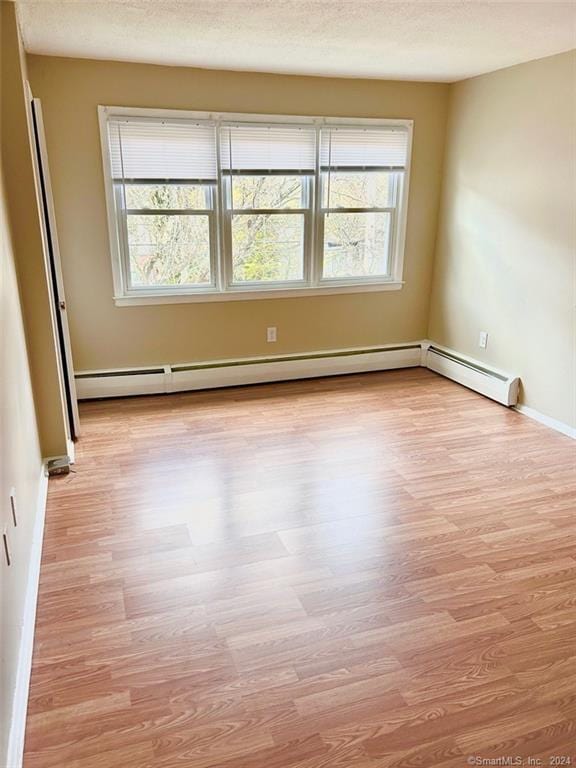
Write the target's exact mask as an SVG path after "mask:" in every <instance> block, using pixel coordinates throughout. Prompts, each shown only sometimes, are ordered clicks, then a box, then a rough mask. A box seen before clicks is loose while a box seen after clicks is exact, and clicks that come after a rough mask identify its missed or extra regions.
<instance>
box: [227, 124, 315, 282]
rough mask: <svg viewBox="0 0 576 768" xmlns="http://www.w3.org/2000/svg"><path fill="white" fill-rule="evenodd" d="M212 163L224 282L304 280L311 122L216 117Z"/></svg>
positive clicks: (308, 270)
mask: <svg viewBox="0 0 576 768" xmlns="http://www.w3.org/2000/svg"><path fill="white" fill-rule="evenodd" d="M220 163H221V172H222V181H223V189H222V195H223V205H222V209H223V214H224V216H223V219H224V220H223V229H224V238H223V239H224V246H225V275H226V284H227V286H228V287H229V288H231V289H242V288H254V287H255V286H257V285H262V286H268V287H274V284H277V285H281V287H283V288H286V287H290V286H294V287H297V286H302V285H305V284H308V283H309V282H310V279H311V253H312V241H313V226H312V210H313V200H314V174H315V170H316V131H315V128H314V126H312V125H305V126H302V125H294V124H293V125H282V124H265V123H256V124H249V123H232V122H230V123H228V122H224V123H222V125H221V127H220Z"/></svg>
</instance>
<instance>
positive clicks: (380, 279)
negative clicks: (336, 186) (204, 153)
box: [98, 106, 413, 306]
mask: <svg viewBox="0 0 576 768" xmlns="http://www.w3.org/2000/svg"><path fill="white" fill-rule="evenodd" d="M118 117H140V118H141V117H146V118H149V119H162V118H164V119H166V118H177V119H190V120H191V121H194V120H196V121H198V120H209V121H211V122H215V123H216V124H218V123H220V122H229V121H235V122H247V123H254V122H262V123H265V124H280V125H282V124H284V125H293V124H300V125H302V124H304V125H313V126H315V127H316V147H317V160H316V169H315V174H314V176H313V177H308V178H309V181H308V182H307V183H308V185H309V195H310V200H309V203H310V206H309V209H307V210H306V211H305V212H304V216H305V219H304V221H305V224H304V228H305V233H304V280H298V281H290V282H287V281H282V282H271V281H262V282H247V283H246V284H240V283H234V282H233V281H232V246H231V242H230V227H231V215H230V211H229V210H228V207H227V205H226V202H227V198H226V194H227V192H226V183H227V182H226V180H225V178H224V177H225V175H226V174H225V173H224V172H223V171H222V168H221V163H220V147H219V144H220V142H219V140H218V139H217V142H216V143H217V158H218V178H217V183H216V189H215V190H214V193H213V207H212V209H211V210H210V209H207V210H206V211H199V213H202V214H203V215H209V221H210V256H211V269H212V282H211V283H210V284H207V285H206V286H177V287H174V288H170V287H167V286H147V287H143V288H132V287H131V286H130V282H129V274H128V259H127V254H128V251H127V245H126V240H125V238H126V228H125V217H124V216H123V215H119V213H118V210H119V203H120V201H118V199H117V194H118V192H117V191H115V185H114V182H113V179H112V174H111V170H110V169H111V164H110V150H109V141H108V120H109V119H114V118H118ZM98 119H99V124H100V140H101V146H102V162H103V168H104V186H105V193H106V208H107V217H108V231H109V238H110V256H111V262H112V278H113V284H114V302H115V304H116V305H117V306H131V305H145V304H172V303H182V302H205V301H238V300H246V299H252V300H254V299H269V298H287V297H290V298H293V297H295V296H316V295H324V294H331V293H361V292H367V291H390V290H400V289H401V288H402V286H403V285H404V283H403V269H404V249H405V240H406V222H407V217H408V195H409V186H410V164H411V158H412V133H413V121H412V120H388V119H373V118H358V119H356V118H332V117H331V118H325V117H300V116H281V115H254V114H237V113H222V112H221V113H212V112H191V111H185V110H172V109H140V108H135V107H111V106H99V107H98ZM362 125H366V126H373V127H378V126H390V127H394V126H396V127H402V128H404V129H406V131H407V159H406V167H405V170H404V172H403V176H402V177H401V179H400V186H399V189H398V193H397V205H396V207H395V208H394V209H392V221H391V233H390V243H389V247H390V255H389V264H390V272H389V274H388V275H386V276H381V275H378V276H376V277H355V278H345V279H341V278H323V277H322V263H323V248H324V232H323V223H324V214H325V211H324V210H323V208H322V200H323V197H322V179H321V177H322V174H321V172H320V142H319V133H320V129H321V128H322V127H324V128H326V127H329V126H352V127H357V126H362ZM303 178H304V176H303ZM334 210H336V209H334ZM347 210H349V209H342V211H341V212H346V211H347ZM354 210H358V211H360V210H361V209H354ZM362 210H365V211H366V212H368V211H372V210H374V209H371V208H370V209H362ZM382 210H384V209H382ZM386 210H390V209H386ZM274 212H275V213H276V212H278V213H285V212H286V211H285V210H284V209H278V211H276V210H275V211H274ZM158 213H161V211H159V212H158ZM300 213H302V211H300Z"/></svg>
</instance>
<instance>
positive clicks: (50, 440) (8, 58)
mask: <svg viewBox="0 0 576 768" xmlns="http://www.w3.org/2000/svg"><path fill="white" fill-rule="evenodd" d="M1 5H2V105H1V106H2V115H1V129H2V145H3V150H4V151H3V155H2V165H3V169H4V180H5V193H6V200H7V212H8V216H9V218H10V223H11V231H12V240H13V243H14V252H15V255H16V271H17V275H18V282H19V285H20V295H21V299H22V307H23V312H24V317H25V329H26V335H27V339H28V344H29V350H30V367H31V373H32V385H33V389H34V399H35V403H36V410H37V416H38V426H39V430H40V445H41V448H42V454H43V456H61V455H66V453H67V444H66V426H65V415H64V411H63V407H62V398H61V390H60V378H59V373H58V362H57V360H58V359H57V353H56V349H55V345H54V328H53V325H52V317H51V312H50V297H49V289H48V280H47V273H46V265H45V261H44V251H43V247H42V231H41V227H40V217H39V212H38V200H37V196H36V187H35V181H34V175H33V166H32V155H31V145H30V134H29V124H28V113H27V110H26V102H25V98H26V96H25V86H24V82H25V80H26V77H27V73H26V61H25V57H24V55H23V52H22V47H21V41H20V39H19V35H18V31H17V26H16V19H15V6H14V4H13V3H11V2H2V4H1Z"/></svg>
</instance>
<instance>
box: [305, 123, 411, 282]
mask: <svg viewBox="0 0 576 768" xmlns="http://www.w3.org/2000/svg"><path fill="white" fill-rule="evenodd" d="M406 145H407V135H406V132H405V131H398V130H393V129H392V130H390V129H388V130H383V129H382V128H368V127H366V128H349V127H334V126H329V127H327V128H323V129H321V132H320V172H321V177H320V182H321V185H322V195H321V199H322V205H321V208H320V229H321V232H322V237H321V241H322V247H323V259H322V264H323V269H322V278H323V279H324V280H341V279H356V280H362V279H364V280H377V279H385V278H390V277H391V275H392V269H393V253H392V245H393V242H394V226H395V223H396V219H397V215H396V214H397V209H398V205H399V200H400V196H401V190H402V183H403V178H404V168H405V164H406V149H407V146H406Z"/></svg>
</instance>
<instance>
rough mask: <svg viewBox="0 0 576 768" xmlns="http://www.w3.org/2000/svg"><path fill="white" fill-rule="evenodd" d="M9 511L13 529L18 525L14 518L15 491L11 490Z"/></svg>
mask: <svg viewBox="0 0 576 768" xmlns="http://www.w3.org/2000/svg"><path fill="white" fill-rule="evenodd" d="M10 511H11V512H12V522H13V523H14V528H16V527H17V525H18V518H17V517H16V489H15V488H11V489H10Z"/></svg>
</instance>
